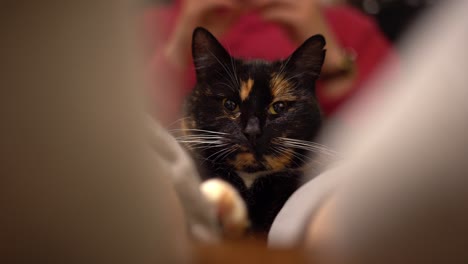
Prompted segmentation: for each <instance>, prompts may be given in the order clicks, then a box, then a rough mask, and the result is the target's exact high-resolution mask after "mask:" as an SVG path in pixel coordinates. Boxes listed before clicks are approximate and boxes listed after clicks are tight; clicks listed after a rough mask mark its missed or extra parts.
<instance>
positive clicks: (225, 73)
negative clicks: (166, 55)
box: [185, 28, 325, 232]
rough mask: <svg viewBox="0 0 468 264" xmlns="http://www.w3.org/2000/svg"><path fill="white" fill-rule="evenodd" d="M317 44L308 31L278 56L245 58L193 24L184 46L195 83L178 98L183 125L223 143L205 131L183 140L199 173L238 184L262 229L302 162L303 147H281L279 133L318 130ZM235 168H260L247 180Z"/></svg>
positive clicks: (320, 56) (302, 134) (309, 134)
mask: <svg viewBox="0 0 468 264" xmlns="http://www.w3.org/2000/svg"><path fill="white" fill-rule="evenodd" d="M324 46H325V40H324V38H323V37H322V36H320V35H316V36H313V37H311V38H309V39H308V40H306V41H305V42H304V43H303V44H302V45H301V46H300V47H299V48H298V49H297V50H296V51H295V52H294V53H293V54H292V55H291V56H290V57H288V58H286V59H285V60H283V61H274V62H267V61H262V60H250V61H246V60H241V59H237V58H232V57H231V56H230V55H229V54H228V52H227V51H226V50H225V49H224V48H223V47H222V45H221V44H220V43H219V42H218V41H217V40H216V38H215V37H214V36H213V35H211V34H210V33H209V32H208V31H207V30H205V29H203V28H197V29H196V30H195V31H194V34H193V43H192V53H193V60H194V64H195V68H196V74H197V84H196V87H195V89H194V91H193V92H192V94H191V95H190V96H189V97H188V99H187V101H186V105H185V113H186V115H187V117H188V118H187V120H186V121H185V124H186V127H187V128H188V129H187V130H186V131H187V134H190V135H198V136H201V137H203V136H210V135H211V136H221V137H222V138H220V139H219V142H222V143H223V144H224V145H222V146H218V145H216V144H218V143H219V142H218V143H212V144H210V143H209V142H205V141H209V140H210V139H208V138H206V139H205V140H204V142H200V143H198V144H197V143H193V142H190V141H189V147H192V149H193V150H194V153H195V154H196V155H195V156H196V157H197V158H198V160H199V162H198V163H199V165H200V167H201V169H202V171H203V172H202V175H203V177H204V178H205V179H207V178H212V177H220V178H223V179H224V180H226V181H228V182H230V183H231V184H233V185H234V186H235V187H236V188H237V189H238V190H239V191H240V193H241V195H242V197H243V198H244V199H245V201H246V203H247V205H248V208H249V216H250V219H251V222H252V229H253V231H256V232H266V231H268V230H269V228H270V226H271V223H272V221H273V219H274V217H275V216H276V214H277V213H278V211H279V209H280V208H281V207H282V206H283V204H284V203H285V201H286V200H287V199H288V197H289V196H290V195H291V194H292V193H293V192H294V191H295V190H296V189H297V188H298V186H299V184H300V178H301V176H302V172H301V170H300V168H301V167H302V166H303V165H304V158H301V157H304V155H309V154H310V153H307V152H306V151H305V150H302V149H299V148H290V147H286V148H284V146H283V147H281V148H282V150H283V153H282V154H281V153H279V151H278V142H277V140H278V138H279V137H287V138H292V139H299V140H305V141H311V140H312V139H313V138H314V137H315V136H316V134H317V132H318V130H319V129H320V126H321V123H322V116H321V111H320V107H319V104H318V102H317V99H316V97H315V81H316V80H317V78H318V76H319V74H320V69H321V66H322V64H323V60H324V58H325V50H324ZM246 95H247V96H246ZM280 98H283V99H284V100H283V99H281V100H280V101H281V102H283V103H282V104H277V105H276V106H275V107H276V108H275V107H273V105H272V103H273V102H274V101H275V100H278V99H280ZM242 99H244V100H242ZM227 100H231V101H232V102H227ZM233 103H235V104H237V105H238V108H236V110H235V111H229V110H228V109H227V108H226V107H225V106H224V105H225V104H226V105H228V106H229V107H232V106H234V104H233ZM282 106H285V108H282ZM272 108H274V109H279V110H281V109H286V110H285V111H284V112H283V113H279V114H274V113H277V111H273V110H271V109H272ZM202 130H203V131H202ZM206 131H214V132H221V133H226V134H219V133H218V134H217V133H214V132H211V133H210V132H206ZM211 140H212V139H211ZM190 143H192V144H191V145H190ZM275 147H276V149H275ZM284 149H286V150H284ZM228 150H229V151H228ZM238 172H244V173H258V172H263V174H265V175H263V176H262V177H259V178H257V179H256V180H255V181H254V182H253V184H252V185H251V186H250V187H247V186H246V184H244V182H243V180H242V179H241V178H240V177H239V176H238Z"/></svg>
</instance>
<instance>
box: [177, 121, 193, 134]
mask: <svg viewBox="0 0 468 264" xmlns="http://www.w3.org/2000/svg"><path fill="white" fill-rule="evenodd" d="M195 126H196V124H195V120H193V119H192V118H185V119H184V120H182V122H181V124H180V128H181V129H182V133H183V134H184V135H189V134H191V133H189V132H188V129H193V128H195Z"/></svg>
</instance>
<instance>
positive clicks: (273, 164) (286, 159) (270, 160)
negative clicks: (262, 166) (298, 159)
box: [263, 150, 293, 170]
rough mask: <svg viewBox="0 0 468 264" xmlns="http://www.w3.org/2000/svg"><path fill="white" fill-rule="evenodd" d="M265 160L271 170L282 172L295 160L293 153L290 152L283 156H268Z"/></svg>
mask: <svg viewBox="0 0 468 264" xmlns="http://www.w3.org/2000/svg"><path fill="white" fill-rule="evenodd" d="M263 158H264V159H265V161H266V165H267V166H268V168H269V169H270V170H282V169H284V168H285V167H286V166H287V165H289V163H290V162H291V160H292V158H293V151H292V150H289V151H287V152H285V153H284V154H283V155H281V156H273V155H272V156H270V155H266V156H264V157H263Z"/></svg>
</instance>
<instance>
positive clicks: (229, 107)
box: [223, 98, 239, 112]
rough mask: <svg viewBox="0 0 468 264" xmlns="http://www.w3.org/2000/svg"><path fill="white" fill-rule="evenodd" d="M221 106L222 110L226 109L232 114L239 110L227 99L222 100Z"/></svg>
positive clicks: (235, 104)
mask: <svg viewBox="0 0 468 264" xmlns="http://www.w3.org/2000/svg"><path fill="white" fill-rule="evenodd" d="M223 106H224V108H226V109H227V110H228V111H231V112H234V111H236V110H237V109H238V108H239V106H238V105H237V103H236V102H234V101H233V100H230V99H227V98H224V99H223Z"/></svg>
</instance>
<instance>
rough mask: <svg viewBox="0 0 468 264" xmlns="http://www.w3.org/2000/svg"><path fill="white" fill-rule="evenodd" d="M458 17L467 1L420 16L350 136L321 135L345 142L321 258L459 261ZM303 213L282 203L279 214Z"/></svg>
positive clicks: (462, 133)
mask: <svg viewBox="0 0 468 264" xmlns="http://www.w3.org/2000/svg"><path fill="white" fill-rule="evenodd" d="M466 10H468V2H467V1H447V2H445V3H443V5H441V6H440V8H439V9H437V10H434V11H432V12H430V13H429V14H427V16H426V17H425V18H423V19H422V20H421V21H420V22H419V23H418V25H417V26H416V27H415V28H414V29H413V30H412V31H411V32H410V33H409V34H408V35H407V36H408V38H407V40H406V42H404V43H403V45H402V46H401V49H402V60H401V65H400V68H399V71H398V74H395V72H393V73H391V74H389V75H383V78H382V79H380V80H377V81H375V82H373V83H372V85H376V86H378V87H379V89H381V90H380V91H379V93H377V96H374V97H373V99H375V100H377V101H374V102H371V104H370V105H371V107H369V104H367V102H368V101H367V102H366V101H365V100H369V98H366V99H364V101H361V102H359V101H358V103H362V102H365V103H366V108H365V109H364V110H363V109H362V108H361V110H359V108H360V106H359V105H355V106H352V107H350V108H349V109H352V110H353V113H355V114H356V113H359V111H361V114H364V115H368V116H369V117H368V118H367V120H366V122H365V124H364V125H363V126H362V127H361V128H360V129H359V131H357V133H354V135H353V136H349V135H348V131H333V130H332V131H325V132H324V134H325V135H326V134H327V133H328V132H330V134H333V135H334V137H337V138H340V135H341V136H342V137H346V138H347V140H348V142H347V144H345V145H346V147H345V148H344V149H345V151H344V153H346V159H345V160H346V161H345V162H344V163H343V164H341V165H340V166H338V167H337V168H336V170H335V171H334V172H333V174H335V175H336V176H338V177H340V181H341V182H340V184H339V187H337V188H336V189H335V191H334V196H335V197H336V198H337V199H336V208H335V209H336V210H335V211H334V214H333V216H334V217H332V218H331V219H330V221H331V223H330V225H332V226H333V227H334V228H333V230H334V232H333V235H332V237H331V238H330V241H331V242H332V243H331V244H330V245H332V246H331V247H330V249H333V250H334V251H330V254H334V255H340V256H341V257H345V258H346V259H348V260H349V261H350V262H352V261H351V260H356V261H357V262H356V263H422V262H425V263H466V262H467V261H468V258H467V257H468V256H467V255H466V250H464V249H466V242H467V239H466V238H467V237H468V224H467V223H468V190H467V189H468V183H467V180H468V160H467V157H468V136H467V135H468V134H467V131H468V104H467V100H468V74H467V69H468V51H467V49H466V43H468V18H467V17H466ZM331 129H333V127H331ZM309 184H314V181H311V182H309ZM318 192H320V191H318ZM293 197H294V195H293ZM310 199H311V201H315V200H316V199H315V198H314V197H313V196H312V194H311V198H310ZM303 205H304V204H303V203H302V202H298V203H294V202H293V200H292V199H291V200H290V201H289V202H288V203H287V204H286V206H285V208H283V211H284V212H286V211H290V210H289V209H288V208H287V207H293V208H295V209H294V210H296V211H298V210H306V209H304V208H302V206H303ZM309 205H310V204H306V205H305V206H309ZM311 206H313V207H316V206H317V205H316V204H314V203H313V204H312V205H311ZM291 211H293V210H291ZM296 215H297V214H291V217H295V216H296ZM279 216H281V218H284V215H282V212H280V214H279ZM278 219H280V218H278ZM275 224H277V223H274V225H273V226H275ZM273 230H275V229H273ZM295 233H296V234H299V232H297V230H296V231H295ZM297 239H299V237H297ZM297 239H296V241H295V242H297V241H298V240H297ZM290 240H291V239H290V238H288V239H287V241H290ZM330 241H328V242H330ZM337 249H339V251H338V250H337Z"/></svg>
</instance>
